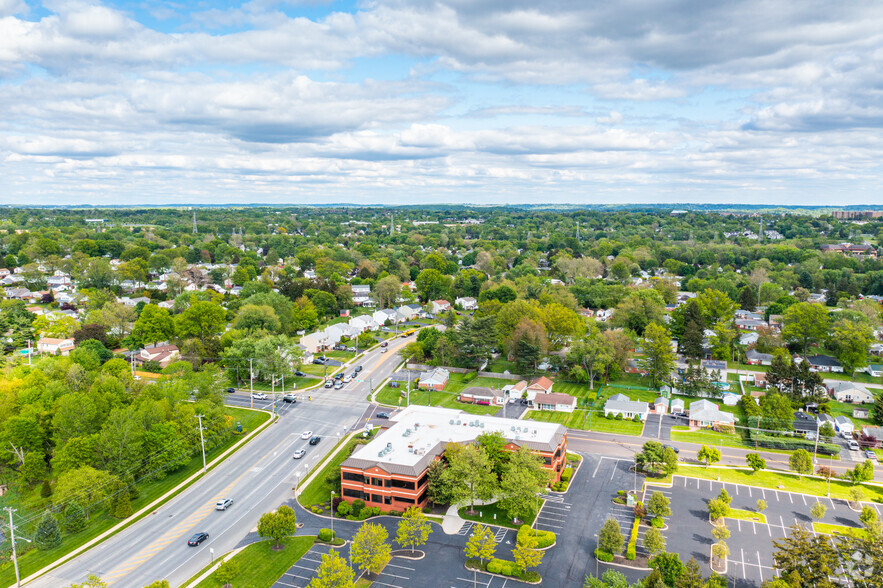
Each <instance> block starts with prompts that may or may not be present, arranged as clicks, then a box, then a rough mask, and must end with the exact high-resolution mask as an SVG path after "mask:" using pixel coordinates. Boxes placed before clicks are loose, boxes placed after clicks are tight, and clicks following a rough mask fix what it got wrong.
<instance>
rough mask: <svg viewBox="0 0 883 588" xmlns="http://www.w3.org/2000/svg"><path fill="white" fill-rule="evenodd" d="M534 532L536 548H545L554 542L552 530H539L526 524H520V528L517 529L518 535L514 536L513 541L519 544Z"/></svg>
mask: <svg viewBox="0 0 883 588" xmlns="http://www.w3.org/2000/svg"><path fill="white" fill-rule="evenodd" d="M534 534H536V540H537V549H545V548H546V547H549V546H551V545H554V544H555V533H553V532H552V531H539V530H537V529H532V528H530V526H528V525H521V528H520V529H518V535H516V537H515V542H516V543H517V544H518V545H521V544H522V543H524V542H525V541H526V540H527V538H528V537H533V536H534Z"/></svg>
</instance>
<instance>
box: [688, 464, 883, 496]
mask: <svg viewBox="0 0 883 588" xmlns="http://www.w3.org/2000/svg"><path fill="white" fill-rule="evenodd" d="M718 472H720V479H721V481H723V482H730V483H733V484H744V485H746V486H758V487H760V488H769V489H773V490H777V489H778V487H779V484H781V485H782V486H783V487H784V489H785V490H786V491H790V492H800V493H803V494H811V495H813V496H825V493H826V488H827V486H826V482H825V480H824V479H822V478H817V477H809V476H803V478H802V479H801V478H798V477H797V476H792V475H790V474H784V473H782V474H780V473H777V472H754V473H752V472H751V470H734V469H728V468H717V467H714V466H712V467H710V468H704V467H684V466H681V467H680V468H678V473H677V475H679V476H687V477H690V478H702V479H704V480H717V478H718ZM850 488H852V484H850V483H848V482H841V481H840V480H831V497H832V498H843V499H844V500H848V499H849V489H850ZM862 488H863V489H864V491H865V496H866V497H867V500H870V501H873V502H883V487H880V486H870V485H867V484H864V485H862Z"/></svg>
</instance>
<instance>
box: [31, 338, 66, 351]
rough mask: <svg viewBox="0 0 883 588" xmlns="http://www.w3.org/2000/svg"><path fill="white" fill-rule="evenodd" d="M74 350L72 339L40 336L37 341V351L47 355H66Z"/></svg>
mask: <svg viewBox="0 0 883 588" xmlns="http://www.w3.org/2000/svg"><path fill="white" fill-rule="evenodd" d="M73 350H74V340H73V339H56V338H54V337H41V338H40V339H39V340H38V341H37V352H38V353H47V354H49V355H55V354H61V355H68V354H69V353H70V352H71V351H73Z"/></svg>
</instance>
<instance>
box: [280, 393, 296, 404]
mask: <svg viewBox="0 0 883 588" xmlns="http://www.w3.org/2000/svg"><path fill="white" fill-rule="evenodd" d="M282 402H291V403H294V402H297V396H295V395H294V394H286V395H285V396H283V397H282Z"/></svg>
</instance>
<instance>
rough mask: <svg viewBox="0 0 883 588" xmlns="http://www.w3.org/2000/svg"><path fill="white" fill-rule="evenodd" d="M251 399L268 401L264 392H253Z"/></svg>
mask: <svg viewBox="0 0 883 588" xmlns="http://www.w3.org/2000/svg"><path fill="white" fill-rule="evenodd" d="M251 397H252V398H254V399H255V400H266V399H267V395H266V394H264V393H263V392H252V393H251Z"/></svg>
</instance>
